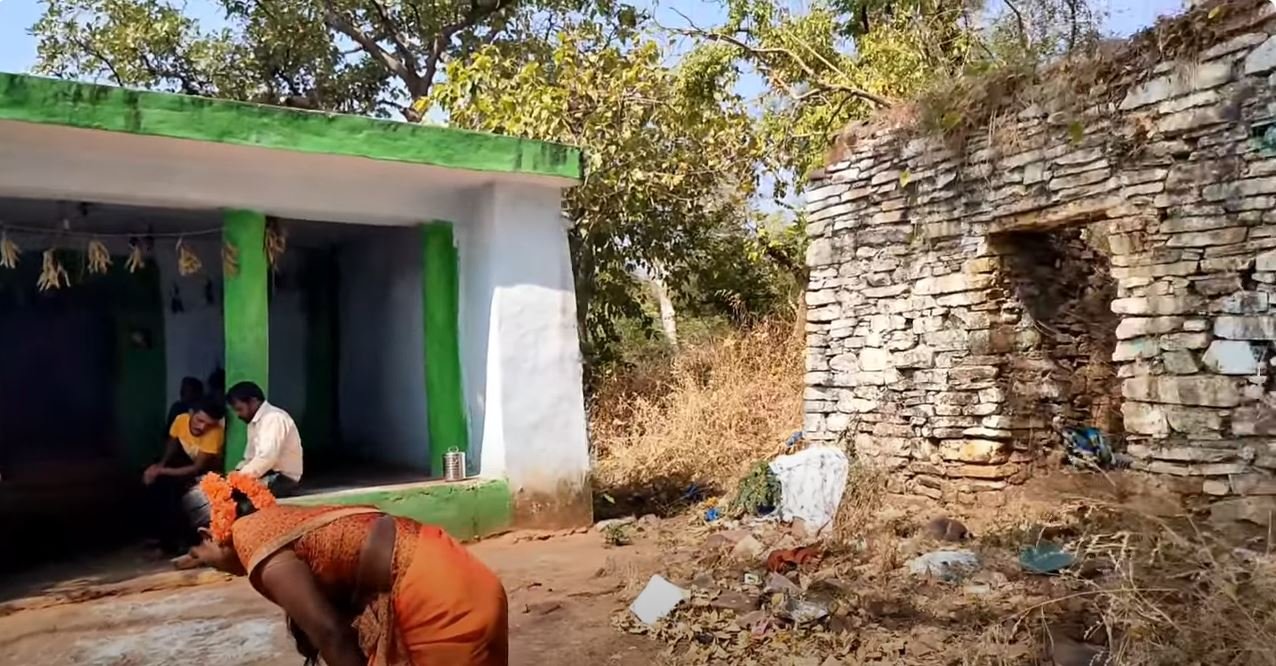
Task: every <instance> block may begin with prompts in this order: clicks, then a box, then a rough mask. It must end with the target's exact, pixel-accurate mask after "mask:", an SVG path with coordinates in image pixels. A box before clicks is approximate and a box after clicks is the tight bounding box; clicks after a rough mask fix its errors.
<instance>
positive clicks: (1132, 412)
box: [1121, 401, 1170, 438]
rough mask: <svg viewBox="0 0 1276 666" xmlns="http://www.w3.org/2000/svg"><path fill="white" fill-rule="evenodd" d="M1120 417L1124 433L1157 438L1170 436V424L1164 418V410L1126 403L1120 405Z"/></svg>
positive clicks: (1137, 403) (1145, 404)
mask: <svg viewBox="0 0 1276 666" xmlns="http://www.w3.org/2000/svg"><path fill="white" fill-rule="evenodd" d="M1121 417H1122V419H1123V421H1124V424H1125V430H1126V432H1132V433H1135V434H1139V435H1148V436H1150V437H1158V438H1159V437H1166V436H1168V435H1169V434H1170V422H1169V420H1168V419H1167V418H1166V417H1165V410H1164V409H1162V408H1161V407H1159V406H1157V405H1151V404H1148V403H1146V402H1131V401H1127V402H1124V403H1122V404H1121Z"/></svg>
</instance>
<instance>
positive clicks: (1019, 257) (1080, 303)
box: [989, 226, 1124, 458]
mask: <svg viewBox="0 0 1276 666" xmlns="http://www.w3.org/2000/svg"><path fill="white" fill-rule="evenodd" d="M1095 234H1096V229H1095V228H1094V227H1093V226H1066V227H1057V228H1053V229H1046V230H1038V229H1032V230H1016V231H1008V232H1003V233H997V234H994V235H992V236H990V239H989V240H990V244H991V245H992V246H993V248H994V249H995V252H996V253H997V254H998V255H1000V257H1001V262H1000V265H1001V266H1000V273H999V276H998V277H999V283H1000V286H1001V288H1002V289H1003V290H1004V294H1005V299H1004V300H1003V301H1002V304H1001V310H1002V312H1001V314H1002V319H1003V320H1005V321H1016V322H1017V323H1016V324H1014V326H1015V329H1016V330H1015V334H1014V340H1015V346H1014V349H1013V350H1012V351H1011V352H1010V353H1009V354H1008V356H1007V358H1005V359H1004V366H1003V373H1002V383H1003V391H1004V395H1005V403H1004V408H1003V409H1004V413H1005V415H1006V416H1007V417H1008V418H1009V419H1010V421H1011V422H1012V424H1013V425H1014V427H1015V430H1016V431H1017V436H1016V442H1015V444H1016V448H1020V449H1025V450H1027V451H1029V452H1031V453H1032V454H1033V457H1034V458H1035V457H1037V456H1038V455H1039V454H1041V453H1047V454H1048V453H1049V452H1054V451H1061V446H1060V444H1061V442H1060V440H1059V436H1058V432H1059V428H1060V427H1063V426H1073V427H1093V428H1098V429H1099V430H1100V431H1102V432H1103V433H1104V434H1105V436H1107V437H1108V439H1109V441H1111V442H1112V443H1114V444H1115V443H1116V442H1117V441H1119V440H1120V438H1121V435H1122V433H1123V430H1124V429H1123V427H1122V417H1121V380H1120V378H1119V376H1118V368H1117V363H1116V361H1118V360H1120V359H1114V356H1113V354H1114V351H1115V350H1116V347H1117V337H1116V328H1117V325H1118V324H1119V322H1120V319H1119V317H1118V316H1117V315H1115V314H1114V313H1113V312H1112V301H1113V300H1115V299H1116V298H1117V296H1118V289H1117V283H1116V280H1115V279H1114V278H1113V277H1112V270H1111V262H1110V259H1109V257H1108V256H1107V254H1106V253H1105V252H1104V251H1102V250H1100V249H1099V246H1100V245H1101V243H1096V242H1094V241H1095Z"/></svg>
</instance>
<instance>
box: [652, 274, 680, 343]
mask: <svg viewBox="0 0 1276 666" xmlns="http://www.w3.org/2000/svg"><path fill="white" fill-rule="evenodd" d="M650 283H651V291H652V293H654V294H655V295H656V301H657V302H658V303H659V304H660V328H661V329H662V330H664V332H665V339H666V340H668V341H669V344H671V345H673V346H674V347H677V346H678V318H677V315H678V312H677V310H675V309H674V307H673V300H671V299H670V298H669V287H668V285H666V284H665V281H664V280H662V279H660V278H657V277H653V278H651V280H650Z"/></svg>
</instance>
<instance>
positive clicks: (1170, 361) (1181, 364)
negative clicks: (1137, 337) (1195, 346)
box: [1161, 350, 1201, 375]
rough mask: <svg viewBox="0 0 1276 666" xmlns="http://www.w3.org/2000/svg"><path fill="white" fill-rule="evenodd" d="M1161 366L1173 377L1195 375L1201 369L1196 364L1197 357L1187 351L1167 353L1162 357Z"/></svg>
mask: <svg viewBox="0 0 1276 666" xmlns="http://www.w3.org/2000/svg"><path fill="white" fill-rule="evenodd" d="M1161 365H1162V366H1163V367H1164V368H1165V371H1166V372H1168V373H1170V374H1172V375H1193V374H1196V373H1197V372H1198V371H1199V370H1200V369H1201V366H1199V365H1197V363H1196V357H1194V356H1192V352H1190V351H1186V350H1174V351H1167V352H1165V353H1164V354H1162V355H1161Z"/></svg>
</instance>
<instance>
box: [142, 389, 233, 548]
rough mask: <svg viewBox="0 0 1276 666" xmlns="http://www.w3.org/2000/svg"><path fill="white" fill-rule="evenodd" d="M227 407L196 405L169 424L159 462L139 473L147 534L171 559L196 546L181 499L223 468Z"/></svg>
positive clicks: (207, 403)
mask: <svg viewBox="0 0 1276 666" xmlns="http://www.w3.org/2000/svg"><path fill="white" fill-rule="evenodd" d="M225 418H226V408H225V407H224V406H222V404H221V403H219V402H217V401H215V400H208V399H205V400H201V401H199V402H197V403H196V404H195V405H194V406H193V408H192V409H191V411H190V412H189V413H187V414H180V415H178V417H177V418H176V419H174V420H173V424H172V426H171V427H170V428H169V431H168V442H167V443H166V444H165V447H164V455H163V457H162V458H160V461H159V462H158V463H156V464H154V465H151V466H150V467H147V468H146V471H145V472H143V474H142V483H143V484H144V485H145V486H146V491H147V492H146V495H147V497H146V505H147V506H146V509H147V512H148V513H149V515H150V518H151V520H150V523H151V524H150V528H151V530H150V531H151V533H152V534H153V535H154V536H155V537H156V538H157V539H158V540H159V545H160V547H161V548H163V549H164V551H165V552H167V553H169V554H176V553H181V552H184V549H186V548H189V547H190V545H192V544H193V543H194V542H195V538H194V536H195V535H194V533H193V531H192V530H191V527H190V525H189V524H188V523H187V521H186V516H185V513H184V512H183V510H182V495H184V494H186V491H188V490H190V488H191V487H192V486H194V485H195V482H196V481H198V480H199V477H200V476H203V475H204V474H205V473H207V472H212V471H215V470H218V469H221V460H222V447H223V446H224V445H225V441H226V429H225V427H224V426H223V425H222V420H223V419H225Z"/></svg>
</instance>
